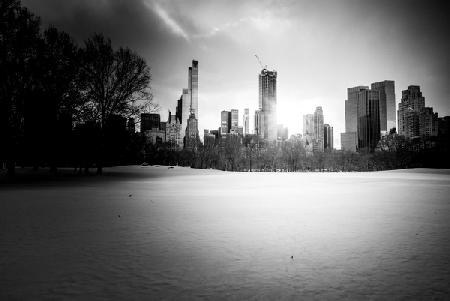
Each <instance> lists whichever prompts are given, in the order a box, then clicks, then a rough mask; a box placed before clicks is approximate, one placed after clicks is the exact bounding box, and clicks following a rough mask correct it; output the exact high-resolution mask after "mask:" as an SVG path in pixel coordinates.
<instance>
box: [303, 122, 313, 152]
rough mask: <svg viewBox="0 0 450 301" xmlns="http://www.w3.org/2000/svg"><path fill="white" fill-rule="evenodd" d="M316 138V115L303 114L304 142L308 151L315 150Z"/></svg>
mask: <svg viewBox="0 0 450 301" xmlns="http://www.w3.org/2000/svg"><path fill="white" fill-rule="evenodd" d="M313 140H314V115H313V114H306V115H303V143H304V145H305V149H306V151H307V152H309V153H311V152H312V151H313Z"/></svg>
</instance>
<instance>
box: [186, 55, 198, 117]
mask: <svg viewBox="0 0 450 301" xmlns="http://www.w3.org/2000/svg"><path fill="white" fill-rule="evenodd" d="M188 89H189V94H190V108H191V110H192V112H193V113H194V116H195V118H197V119H198V61H196V60H192V67H189V80H188ZM189 114H190V112H188V116H189Z"/></svg>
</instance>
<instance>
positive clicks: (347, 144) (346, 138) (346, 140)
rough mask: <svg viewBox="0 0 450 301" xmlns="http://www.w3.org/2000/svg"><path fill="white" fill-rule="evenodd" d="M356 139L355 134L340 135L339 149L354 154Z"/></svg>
mask: <svg viewBox="0 0 450 301" xmlns="http://www.w3.org/2000/svg"><path fill="white" fill-rule="evenodd" d="M357 144H358V137H357V133H356V132H349V133H341V149H342V150H346V151H351V152H356V146H357Z"/></svg>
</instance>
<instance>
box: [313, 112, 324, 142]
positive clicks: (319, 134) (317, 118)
mask: <svg viewBox="0 0 450 301" xmlns="http://www.w3.org/2000/svg"><path fill="white" fill-rule="evenodd" d="M314 142H315V144H316V145H317V146H316V150H317V151H323V111H322V107H320V106H319V107H316V110H315V111H314Z"/></svg>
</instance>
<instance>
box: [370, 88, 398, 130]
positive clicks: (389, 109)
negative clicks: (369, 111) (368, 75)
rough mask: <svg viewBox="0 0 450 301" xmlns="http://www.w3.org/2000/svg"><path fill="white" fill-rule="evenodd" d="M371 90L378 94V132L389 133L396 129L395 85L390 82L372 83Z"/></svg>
mask: <svg viewBox="0 0 450 301" xmlns="http://www.w3.org/2000/svg"><path fill="white" fill-rule="evenodd" d="M370 88H371V90H374V91H378V92H379V94H380V95H379V99H380V100H379V111H380V131H381V132H389V130H391V129H393V128H395V127H396V112H395V83H394V81H392V80H385V81H382V82H376V83H372V84H371V85H370Z"/></svg>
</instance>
